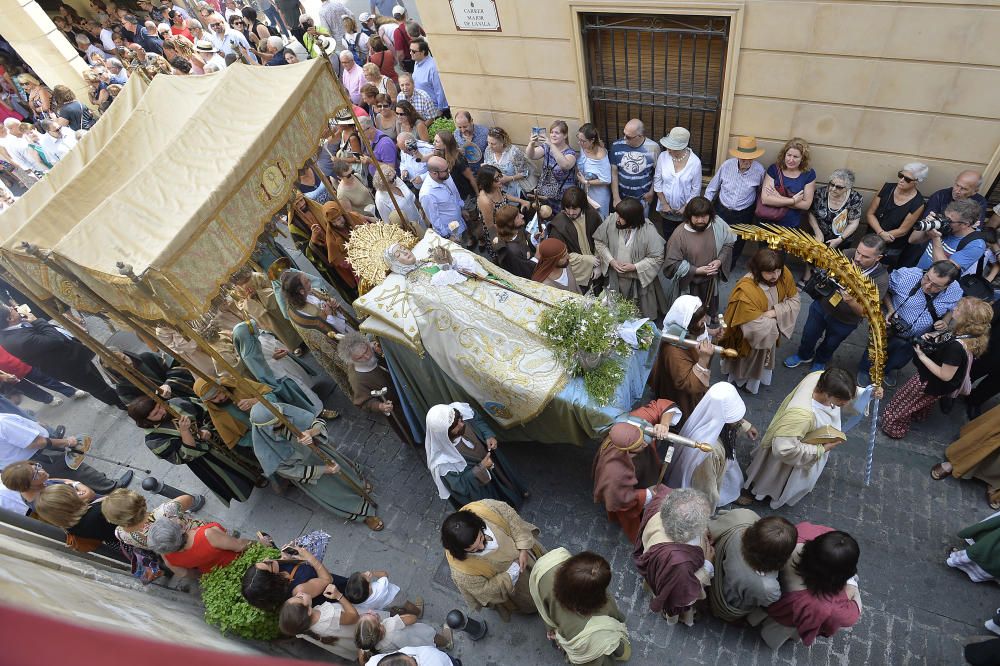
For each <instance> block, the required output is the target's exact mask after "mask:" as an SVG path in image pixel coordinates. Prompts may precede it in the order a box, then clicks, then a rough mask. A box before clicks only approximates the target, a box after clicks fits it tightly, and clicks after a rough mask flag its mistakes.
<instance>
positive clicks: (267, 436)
mask: <svg viewBox="0 0 1000 666" xmlns="http://www.w3.org/2000/svg"><path fill="white" fill-rule="evenodd" d="M277 407H278V408H279V409H280V410H281V412H282V414H283V415H284V416H285V418H286V419H287V420H288V421H289V422H290V423H291V424H292V425H293V426H295V427H296V428H297V429H298V430H299V432H301V433H302V434H301V435H300V436H299V437H298V438H294V439H293V438H292V436H291V433H290V432H289V431H288V429H287V428H286V427H285V426H284V425H283V424H282V423H281V421H279V420H278V419H277V417H275V416H274V415H273V414H272V413H271V412H270V410H268V409H266V408H265V407H264V405H260V404H258V405H254V407H253V409H251V410H250V422H251V423H252V424H253V448H254V453H256V454H257V459H258V460H260V464H261V466H262V467H263V468H264V473H265V474H266V475H267V476H273V475H278V476H280V477H283V478H285V479H288V480H289V481H290V482H291V484H292V485H293V486H295V487H296V488H298V489H299V490H301V491H302V492H303V493H305V494H306V495H308V496H309V497H310V498H312V500H313V501H315V502H316V503H317V504H319V505H320V507H321V508H323V509H325V510H326V511H329V512H330V513H331V514H333V515H334V516H337V517H339V518H345V519H347V520H350V521H358V520H361V521H364V523H365V525H367V526H368V529H370V530H372V531H375V532H379V531H381V530H382V529H384V528H385V524H384V523H383V522H382V519H381V518H379V517H378V516H376V515H375V507H373V506H372V505H371V504H370V503H369V502H368V500H367V499H366V498H365V497H364V496H363V495H362V494H361V492H360V489H362V488H364V489H365V490H366V491H370V490H371V484H369V483H368V482H367V481H365V478H364V476H363V475H362V473H361V468H360V467H359V466H358V465H357V464H356V463H354V462H353V461H351V460H350V459H348V458H346V457H345V456H344V455H342V454H341V453H339V452H338V451H336V450H335V449H333V448H332V447H330V446H329V445H327V441H328V440H327V434H326V422H325V421H323V420H322V419H319V418H316V417H314V416H313V415H312V414H310V413H309V412H307V411H305V410H302V409H298V408H297V407H292V406H291V405H282V404H278V405H277Z"/></svg>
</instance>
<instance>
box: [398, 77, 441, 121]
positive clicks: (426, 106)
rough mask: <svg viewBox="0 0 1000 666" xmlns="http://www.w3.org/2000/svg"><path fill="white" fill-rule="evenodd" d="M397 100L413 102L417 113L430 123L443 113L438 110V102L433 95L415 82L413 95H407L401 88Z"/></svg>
mask: <svg viewBox="0 0 1000 666" xmlns="http://www.w3.org/2000/svg"><path fill="white" fill-rule="evenodd" d="M396 101H397V102H409V103H410V104H412V105H413V108H414V109H416V110H417V114H418V115H419V116H420V117H421V118H423V119H424V120H426V121H427V122H428V123H430V122H431V121H432V120H434V119H435V118H437V117H438V116H440V115H441V111H439V110H438V107H437V104H435V103H434V100H433V99H431V96H430V95H428V94H427V93H425V92H424V91H423V90H421V89H420V88H417V87H416V84H414V88H413V96H412V97H407V96H406V93H404V92H403V91H402V90H401V91H399V94H398V95H396Z"/></svg>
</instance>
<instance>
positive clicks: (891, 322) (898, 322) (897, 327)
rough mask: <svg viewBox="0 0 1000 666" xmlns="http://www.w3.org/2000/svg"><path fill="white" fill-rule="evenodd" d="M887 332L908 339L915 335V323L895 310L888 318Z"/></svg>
mask: <svg viewBox="0 0 1000 666" xmlns="http://www.w3.org/2000/svg"><path fill="white" fill-rule="evenodd" d="M885 332H886V334H888V335H889V336H892V337H897V338H902V339H904V340H908V339H910V338H912V337H913V324H911V323H910V322H908V321H906V320H905V319H903V318H902V317H900V316H899V314H897V313H895V312H893V313H892V315H891V316H890V317H889V318H888V319H887V320H886V324H885Z"/></svg>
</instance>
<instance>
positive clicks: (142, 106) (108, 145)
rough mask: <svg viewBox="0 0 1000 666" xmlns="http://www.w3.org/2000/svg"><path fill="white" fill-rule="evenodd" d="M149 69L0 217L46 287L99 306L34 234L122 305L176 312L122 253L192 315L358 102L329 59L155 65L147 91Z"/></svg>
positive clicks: (1, 249)
mask: <svg viewBox="0 0 1000 666" xmlns="http://www.w3.org/2000/svg"><path fill="white" fill-rule="evenodd" d="M137 78H138V77H132V79H131V80H130V83H129V85H128V86H126V88H125V90H124V91H123V92H122V94H121V95H122V96H125V99H124V100H123V99H121V96H120V98H119V99H118V100H116V101H115V103H114V104H112V105H111V108H110V110H109V112H108V114H107V115H106V116H105V117H104V118H103V119H102V120H101V122H99V123H97V125H96V126H95V128H94V130H92V131H91V132H90V133H89V134H88V136H86V137H84V139H83V141H82V142H81V145H80V146H79V147H78V148H77V149H74V150H73V151H71V152H70V154H69V155H68V156H67V158H66V159H64V160H63V161H62V162H60V163H59V164H57V165H56V167H55V168H54V169H53V170H52V172H51V173H50V174H49V175H48V176H47V177H46V178H45V179H44V180H43V181H42V182H41V183H38V184H37V185H36V186H35V187H34V188H32V190H31V191H30V192H29V194H28V196H26V197H25V198H24V200H22V201H19V202H18V204H16V205H15V206H14V207H13V208H12V209H11V211H8V212H7V213H5V214H4V215H3V216H0V231H2V232H3V235H4V241H3V244H2V246H0V257H2V261H3V263H4V264H5V265H6V266H7V267H8V268H11V269H12V271H13V272H14V274H15V276H19V277H21V278H25V277H28V278H30V279H31V281H32V282H33V283H34V284H33V285H31V286H33V287H36V288H40V289H41V290H42V291H43V292H44V293H52V294H55V295H57V296H58V298H59V299H60V300H62V301H64V302H67V303H69V304H70V305H73V306H74V307H78V308H80V309H83V310H90V311H95V310H100V309H101V307H100V306H98V305H96V304H94V303H92V302H90V301H89V299H87V298H86V297H85V296H84V295H83V294H82V293H81V290H79V289H77V288H76V287H75V286H74V285H73V284H72V283H71V282H70V281H67V280H63V279H61V278H59V277H58V275H57V274H56V273H55V272H53V271H52V270H51V269H49V268H46V267H44V266H43V265H42V264H40V263H39V262H38V261H37V260H35V259H34V258H32V257H30V256H29V255H28V254H27V253H26V251H25V250H24V249H23V247H22V243H25V242H27V243H30V244H32V245H35V246H37V247H38V248H39V249H41V250H43V251H48V250H51V251H52V253H53V256H54V258H55V259H56V261H57V262H58V263H59V264H62V265H63V266H64V267H66V268H67V269H68V270H70V271H71V272H72V273H73V274H74V276H75V277H76V278H78V279H79V280H81V281H82V282H84V283H85V284H86V285H87V287H89V288H90V289H92V290H94V291H95V292H97V293H99V294H100V295H101V296H102V298H104V299H106V300H107V301H108V302H110V303H111V304H112V305H113V306H115V307H116V308H119V309H121V310H125V311H128V312H131V313H134V314H136V315H139V316H140V317H143V318H145V319H164V320H169V319H172V318H173V317H172V316H170V315H169V314H167V313H165V312H163V311H162V310H161V309H160V307H159V306H158V305H157V303H156V302H153V301H152V300H151V299H149V298H146V297H144V296H142V295H141V292H139V290H138V288H137V287H136V286H135V285H134V284H132V283H131V281H130V280H129V279H127V278H125V277H123V276H122V275H121V273H120V271H119V267H118V263H119V262H122V263H124V264H126V265H128V266H130V267H131V268H132V269H133V270H134V272H135V274H136V275H138V276H140V278H141V279H142V281H143V282H144V283H145V285H147V286H149V287H150V288H152V290H153V291H154V292H155V293H156V295H157V300H160V301H162V302H164V303H165V304H166V305H167V309H168V311H169V312H171V313H180V314H181V315H183V316H184V318H186V319H194V318H195V317H197V316H199V315H201V314H202V313H204V312H205V311H206V310H208V308H209V304H210V301H211V300H212V298H213V297H214V296H215V295H216V294H217V293H218V291H219V287H220V286H221V285H222V284H223V283H225V282H226V281H227V280H228V279H229V278H230V276H231V275H232V273H233V272H235V271H236V270H237V269H238V268H239V267H240V266H241V265H243V264H244V263H245V262H246V260H247V259H248V258H249V256H250V254H251V253H252V252H253V249H254V246H255V244H256V242H257V239H258V237H259V235H260V233H261V231H262V230H263V228H264V226H265V225H266V224H267V223H268V222H269V221H270V220H271V219H272V217H273V215H274V214H275V213H276V212H277V211H278V210H279V209H281V208H282V207H283V206H284V205H285V202H286V201H287V200H288V197H289V194H290V193H291V190H292V187H293V186H294V182H295V179H296V171H297V169H298V168H299V167H300V166H301V165H302V164H304V163H305V161H306V160H307V159H309V158H311V157H313V155H314V153H315V149H316V144H317V140H318V138H319V136H320V134H321V133H322V131H323V128H324V126H325V125H326V124H327V122H328V119H329V118H330V117H331V116H332V115H333V114H334V113H335V111H336V110H337V109H338V108H344V107H345V106H346V105H347V102H346V101H345V98H344V96H343V93H342V90H343V88H342V86H341V85H340V83H339V81H338V80H337V79H336V77H335V74H334V73H333V71H332V69H331V68H330V67H329V66H328V65H327V64H326V63H325V62H324V61H322V60H313V61H309V62H305V63H299V64H296V65H288V66H285V67H250V66H246V65H234V66H232V67H230V68H228V69H227V70H226V71H225V72H223V73H219V74H213V75H209V76H201V77H180V76H157V77H156V78H155V79H154V80H153V81H152V82H151V83H150V84H148V89H145V90H142V88H143V87H144V86H143V85H142V84H141V83H140V82H138V81H136V80H135V79H137ZM123 101H125V102H126V103H125V104H123V103H122V102H123ZM119 105H121V106H119ZM37 188H43V189H41V190H39V192H38V193H37V194H36V193H35V190H36V189H37ZM11 213H15V215H14V217H10V218H9V217H8V216H10V215H11ZM12 224H17V225H18V226H17V227H16V228H11V226H12Z"/></svg>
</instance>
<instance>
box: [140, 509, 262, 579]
mask: <svg viewBox="0 0 1000 666" xmlns="http://www.w3.org/2000/svg"><path fill="white" fill-rule="evenodd" d="M257 541H258V542H260V543H263V544H265V545H269V544H268V542H266V541H264V540H263V539H258V540H257ZM146 542H147V543H148V544H149V549H150V550H152V551H153V552H154V553H157V554H158V555H162V556H163V561H164V562H166V564H167V566H168V567H170V570H171V571H173V572H174V573H175V574H177V575H178V576H184V577H187V578H197V577H199V576H200V575H201V574H206V573H208V572H209V571H212V570H213V569H218V568H221V567H225V566H228V565H229V564H232V562H233V560H235V559H236V558H237V557H239V555H240V553H242V552H243V551H244V550H246V549H247V547H248V546H249V545H250V544H252V543H253V541H252V540H251V539H237V538H236V537H234V536H232V535H231V534H229V533H228V532H227V531H226V528H224V527H223V526H222V525H220V524H219V523H208V524H206V525H201V526H198V527H194V526H190V527H187V528H185V527H184V526H183V525H181V523H180V522H178V521H174V520H169V519H168V520H158V521H156V522H155V523H153V525H152V526H151V527H150V528H149V532H148V535H147V538H146Z"/></svg>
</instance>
